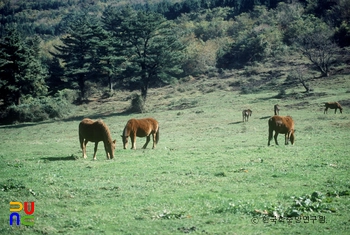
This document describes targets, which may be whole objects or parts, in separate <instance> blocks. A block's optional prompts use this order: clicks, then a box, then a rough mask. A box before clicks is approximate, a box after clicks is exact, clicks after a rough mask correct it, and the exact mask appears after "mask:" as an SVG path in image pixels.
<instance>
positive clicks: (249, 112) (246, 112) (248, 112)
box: [242, 109, 253, 122]
mask: <svg viewBox="0 0 350 235" xmlns="http://www.w3.org/2000/svg"><path fill="white" fill-rule="evenodd" d="M252 113H253V111H252V110H250V109H245V110H243V111H242V117H243V122H245V121H247V122H248V118H249V117H250V116H252Z"/></svg>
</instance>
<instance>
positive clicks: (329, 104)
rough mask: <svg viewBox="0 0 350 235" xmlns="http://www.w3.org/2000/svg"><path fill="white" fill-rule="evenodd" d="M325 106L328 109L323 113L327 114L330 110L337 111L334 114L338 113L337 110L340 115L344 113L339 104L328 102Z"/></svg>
mask: <svg viewBox="0 0 350 235" xmlns="http://www.w3.org/2000/svg"><path fill="white" fill-rule="evenodd" d="M324 106H325V107H326V108H325V109H324V112H323V113H327V110H328V109H335V110H334V113H337V109H339V110H340V113H343V108H342V107H341V105H340V104H339V103H338V102H327V103H324Z"/></svg>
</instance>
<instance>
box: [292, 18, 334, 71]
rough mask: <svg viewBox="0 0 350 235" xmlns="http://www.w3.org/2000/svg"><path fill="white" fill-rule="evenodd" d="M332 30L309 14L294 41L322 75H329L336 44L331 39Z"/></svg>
mask: <svg viewBox="0 0 350 235" xmlns="http://www.w3.org/2000/svg"><path fill="white" fill-rule="evenodd" d="M333 34H334V32H333V31H332V30H331V29H330V28H329V27H328V26H327V25H326V24H325V23H323V22H322V21H321V20H319V19H318V18H315V17H313V16H309V17H308V18H307V19H306V20H305V21H304V28H303V30H302V31H301V33H300V34H299V35H298V37H297V38H296V40H295V42H296V44H297V45H298V46H299V49H300V50H301V52H302V53H303V54H304V55H305V56H306V57H307V58H308V59H309V60H310V61H311V62H312V63H313V64H314V65H315V66H316V68H317V69H318V70H319V71H320V72H321V74H322V76H329V71H330V65H331V64H332V63H333V61H334V60H335V55H336V53H337V52H338V46H337V45H336V44H335V43H334V42H333V41H332V37H333Z"/></svg>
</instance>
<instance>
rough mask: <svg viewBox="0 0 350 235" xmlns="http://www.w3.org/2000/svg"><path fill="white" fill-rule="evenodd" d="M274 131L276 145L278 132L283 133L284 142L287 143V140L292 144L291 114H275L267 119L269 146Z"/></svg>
mask: <svg viewBox="0 0 350 235" xmlns="http://www.w3.org/2000/svg"><path fill="white" fill-rule="evenodd" d="M273 131H275V136H274V138H275V143H276V145H278V142H277V136H278V134H279V133H281V134H285V144H286V145H287V144H288V142H289V140H290V142H291V143H292V145H294V140H295V137H294V131H295V129H294V121H293V119H292V117H291V116H278V115H275V116H273V117H271V118H270V119H269V141H268V143H267V145H268V146H270V141H271V140H272V134H273Z"/></svg>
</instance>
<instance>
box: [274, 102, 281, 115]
mask: <svg viewBox="0 0 350 235" xmlns="http://www.w3.org/2000/svg"><path fill="white" fill-rule="evenodd" d="M273 110H274V112H275V115H279V114H280V106H279V105H278V104H275V105H274V106H273Z"/></svg>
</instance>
